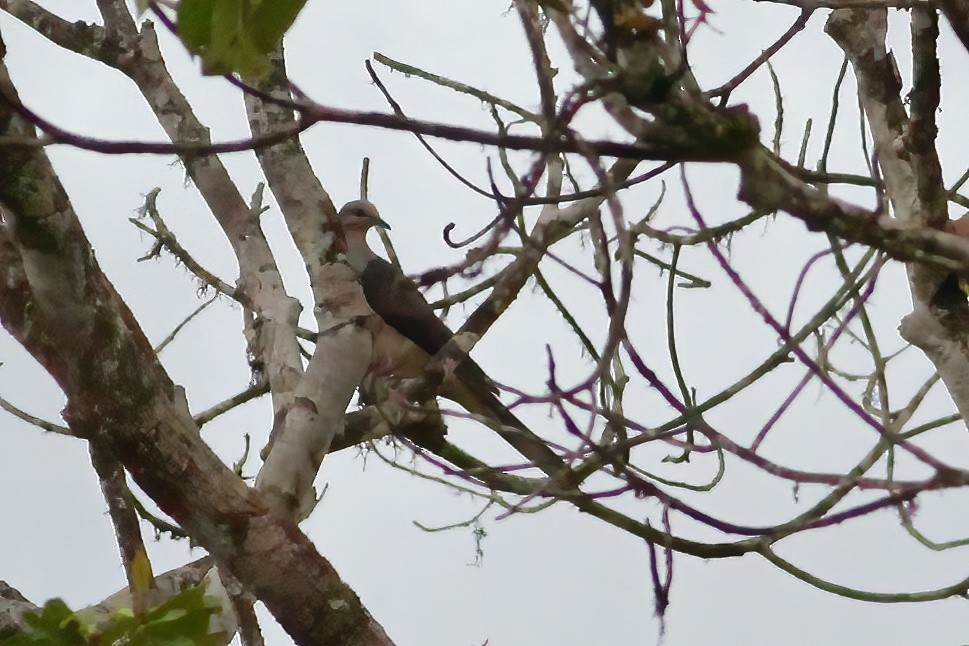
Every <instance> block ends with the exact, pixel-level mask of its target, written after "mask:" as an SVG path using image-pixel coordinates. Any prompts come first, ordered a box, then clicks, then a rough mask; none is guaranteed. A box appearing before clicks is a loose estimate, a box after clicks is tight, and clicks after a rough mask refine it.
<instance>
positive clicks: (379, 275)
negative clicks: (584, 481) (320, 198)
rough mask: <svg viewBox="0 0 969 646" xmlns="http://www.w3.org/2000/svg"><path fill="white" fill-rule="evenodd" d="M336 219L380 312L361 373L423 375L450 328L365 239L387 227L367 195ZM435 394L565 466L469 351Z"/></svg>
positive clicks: (545, 461)
mask: <svg viewBox="0 0 969 646" xmlns="http://www.w3.org/2000/svg"><path fill="white" fill-rule="evenodd" d="M340 223H341V225H342V226H343V232H344V235H345V236H346V257H347V263H348V264H349V265H350V267H351V268H352V269H353V271H354V272H355V273H356V274H357V277H358V280H359V282H360V285H361V287H362V288H363V294H364V297H365V298H366V300H367V304H368V305H369V306H370V309H371V310H373V312H374V314H375V315H376V316H377V317H379V320H378V321H377V323H376V325H377V327H376V328H375V329H374V334H373V338H374V345H373V358H372V360H371V365H370V368H369V370H368V374H367V376H366V377H365V379H371V380H372V379H373V378H374V377H381V376H390V375H395V376H398V377H405V378H408V377H421V376H423V375H424V369H425V366H426V365H427V363H428V361H429V360H430V358H431V357H432V356H434V355H436V354H437V353H438V352H439V351H440V350H441V349H443V348H444V346H445V345H447V343H448V342H449V341H450V340H451V338H452V337H453V336H454V333H453V332H451V330H450V329H449V328H448V326H447V325H445V323H444V322H443V321H441V319H439V318H438V317H437V315H436V314H435V313H434V309H433V308H432V307H431V306H430V304H429V303H428V302H427V300H426V299H425V298H424V296H423V294H421V292H420V290H419V289H418V288H417V285H415V284H414V282H413V281H412V280H410V279H409V278H408V277H407V276H405V275H404V274H403V273H401V272H400V270H398V269H397V268H396V267H394V265H392V264H391V263H389V262H388V261H386V260H384V259H383V258H381V257H380V256H378V255H377V254H376V253H374V251H373V250H372V249H371V248H370V246H369V245H368V244H367V232H368V231H369V230H370V229H371V228H372V227H374V226H378V227H383V228H385V229H389V228H390V226H389V225H388V224H387V223H386V222H384V221H383V219H381V217H380V214H379V212H378V211H377V208H376V207H375V206H374V205H373V204H371V203H370V202H368V201H366V200H355V201H353V202H349V203H347V204H345V205H344V206H343V208H342V209H340ZM438 394H440V395H441V396H442V397H445V398H447V399H450V400H451V401H453V402H455V403H457V404H459V405H460V406H461V407H462V408H464V409H465V410H466V411H468V412H469V413H472V414H474V415H479V416H482V417H484V418H486V419H490V420H493V421H494V422H497V424H495V425H494V427H495V430H496V431H497V432H498V434H499V435H501V437H502V438H503V439H504V440H505V441H506V442H508V443H509V444H510V445H511V446H512V447H514V448H515V449H516V450H517V451H518V452H519V453H521V454H522V455H523V456H525V457H526V458H528V459H529V460H531V461H532V462H533V463H534V464H535V465H536V466H538V467H539V468H541V469H542V470H543V471H545V472H546V473H548V474H549V475H554V474H555V473H557V472H559V471H560V470H561V469H562V468H563V467H564V466H565V465H564V463H563V461H562V459H561V458H560V457H559V456H558V455H557V454H556V453H555V452H554V451H552V450H551V449H550V448H549V447H548V445H547V444H545V442H543V441H542V440H541V439H540V438H539V437H537V436H536V435H534V434H533V433H532V432H531V431H530V430H529V429H528V428H527V427H526V426H525V425H524V424H523V423H522V422H521V421H520V420H519V419H518V418H517V417H515V415H514V414H513V413H512V412H511V411H509V410H508V408H507V407H505V405H504V404H502V403H501V401H500V400H499V399H498V396H497V388H496V387H495V385H494V383H493V382H492V381H491V380H490V379H488V377H487V375H485V373H484V371H483V370H482V369H481V367H480V366H478V364H477V363H475V362H474V360H473V359H471V358H470V357H468V356H466V355H465V356H464V357H463V358H462V359H461V360H460V362H459V363H458V364H457V366H456V367H454V368H453V369H452V370H446V371H445V374H444V378H443V380H442V381H441V384H440V386H439V388H438Z"/></svg>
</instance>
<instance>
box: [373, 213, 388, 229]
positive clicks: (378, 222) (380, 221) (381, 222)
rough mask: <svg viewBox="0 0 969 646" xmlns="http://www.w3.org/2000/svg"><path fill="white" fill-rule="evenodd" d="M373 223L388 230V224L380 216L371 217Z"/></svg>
mask: <svg viewBox="0 0 969 646" xmlns="http://www.w3.org/2000/svg"><path fill="white" fill-rule="evenodd" d="M373 224H374V226H377V227H380V228H382V229H387V230H388V231H390V225H389V224H387V223H386V222H384V219H383V218H382V217H380V216H377V217H376V218H374V219H373Z"/></svg>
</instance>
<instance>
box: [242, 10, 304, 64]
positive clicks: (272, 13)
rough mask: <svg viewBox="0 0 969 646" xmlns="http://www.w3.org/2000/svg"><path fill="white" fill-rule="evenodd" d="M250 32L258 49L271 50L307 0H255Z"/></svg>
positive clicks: (265, 52) (267, 51) (265, 51)
mask: <svg viewBox="0 0 969 646" xmlns="http://www.w3.org/2000/svg"><path fill="white" fill-rule="evenodd" d="M253 4H254V5H255V6H254V8H253V12H252V16H251V18H250V20H249V33H250V38H251V39H252V42H253V45H255V47H256V50H257V51H259V52H262V53H263V54H268V53H269V52H271V51H272V50H273V49H274V48H275V47H276V45H277V43H279V41H280V40H281V39H282V37H283V35H285V34H286V32H287V31H289V28H290V27H292V26H293V23H294V22H295V21H296V16H298V15H299V12H300V11H301V10H302V9H303V5H305V4H306V0H273V1H267V0H263V1H262V2H260V1H259V0H254V2H253Z"/></svg>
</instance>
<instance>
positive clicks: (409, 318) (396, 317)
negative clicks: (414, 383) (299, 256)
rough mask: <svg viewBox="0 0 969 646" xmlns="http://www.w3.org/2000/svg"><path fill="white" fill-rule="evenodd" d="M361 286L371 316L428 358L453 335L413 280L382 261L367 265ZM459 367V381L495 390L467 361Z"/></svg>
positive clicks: (378, 260)
mask: <svg viewBox="0 0 969 646" xmlns="http://www.w3.org/2000/svg"><path fill="white" fill-rule="evenodd" d="M360 285H361V286H362V287H363V294H364V296H365V297H366V299H367V303H369V305H370V308H371V309H372V310H373V311H374V313H376V314H377V315H378V316H380V318H382V319H383V320H384V322H385V323H387V325H389V326H391V327H392V328H394V329H395V330H397V331H398V332H399V333H400V334H401V335H402V336H404V337H406V338H408V339H410V340H411V342H413V343H414V345H416V346H417V347H419V348H420V349H421V350H423V351H424V352H426V353H427V354H428V355H430V356H434V355H435V354H437V353H438V352H439V351H440V350H441V349H442V348H443V347H444V346H445V345H447V342H448V341H450V340H451V337H453V336H454V333H453V332H451V330H450V328H448V326H447V325H445V324H444V322H443V321H442V320H441V319H439V318H438V317H437V314H436V313H435V312H434V308H432V307H431V305H430V303H428V302H427V299H425V298H424V295H423V294H421V292H420V290H419V289H418V288H417V285H415V284H414V281H412V280H410V279H409V278H407V277H406V276H404V275H403V274H402V273H400V272H399V271H398V270H397V269H396V268H395V267H394V266H393V265H391V264H390V263H389V262H387V261H386V260H384V259H383V258H380V257H377V258H374V259H372V260H371V261H370V262H369V263H367V266H366V267H365V268H364V270H363V273H361V274H360ZM461 368H462V370H460V371H459V374H460V373H463V374H462V375H461V376H462V379H464V380H468V379H471V380H474V381H478V382H479V383H477V384H469V385H475V386H478V385H481V383H483V384H485V385H486V386H487V389H488V390H491V391H494V390H495V387H494V384H492V382H491V380H490V379H488V377H487V376H486V375H485V373H484V371H483V370H481V368H480V367H479V366H478V364H476V363H475V362H474V361H473V360H471V359H470V358H465V359H464V361H462V362H461Z"/></svg>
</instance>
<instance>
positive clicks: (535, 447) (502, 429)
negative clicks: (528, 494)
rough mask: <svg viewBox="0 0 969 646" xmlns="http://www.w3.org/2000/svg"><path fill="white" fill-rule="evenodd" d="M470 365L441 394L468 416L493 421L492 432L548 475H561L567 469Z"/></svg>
mask: <svg viewBox="0 0 969 646" xmlns="http://www.w3.org/2000/svg"><path fill="white" fill-rule="evenodd" d="M469 363H470V364H471V365H472V366H474V367H475V368H477V364H474V363H473V362H470V361H468V360H465V361H464V362H462V363H461V365H459V366H458V367H457V369H456V370H455V374H456V376H457V377H458V379H460V383H458V384H454V385H453V386H451V387H445V388H443V389H442V392H441V394H442V395H443V396H445V397H447V398H448V399H450V400H452V401H454V402H456V403H458V404H460V405H461V407H462V408H464V409H465V410H466V411H468V412H469V413H471V414H473V415H479V416H481V417H484V418H486V419H488V420H491V421H493V422H496V423H495V424H493V425H492V428H493V429H494V431H495V432H496V433H498V435H499V436H501V438H502V439H503V440H505V441H506V442H508V444H510V445H511V446H512V447H513V448H514V449H515V450H516V451H518V452H519V453H521V454H522V455H523V456H524V457H526V458H527V459H529V460H530V461H531V462H532V463H533V464H534V465H535V466H536V467H538V468H539V469H541V470H542V471H544V472H545V473H546V474H547V475H549V476H552V477H557V476H559V475H561V474H562V472H563V470H564V469H566V468H567V467H566V464H565V461H564V460H562V458H561V457H560V456H559V455H558V454H557V453H556V452H555V451H553V450H552V449H551V448H549V446H548V444H546V443H545V441H544V440H542V438H540V437H539V436H537V435H536V434H535V433H533V432H532V431H531V429H529V428H528V426H526V425H525V423H524V422H522V421H521V420H520V419H518V417H516V416H515V414H514V413H512V412H511V411H510V410H508V407H507V406H505V405H504V404H503V403H501V400H500V399H498V396H497V395H496V394H495V392H494V391H493V389H492V388H489V386H490V385H492V384H491V383H490V382H487V383H482V382H480V380H478V379H475V376H476V375H475V373H480V374H484V373H483V372H482V371H481V369H480V368H478V370H477V371H475V370H474V368H470V369H468V368H466V367H465V364H469ZM455 381H457V380H455ZM447 386H450V384H447Z"/></svg>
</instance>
